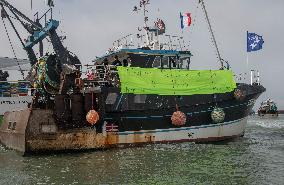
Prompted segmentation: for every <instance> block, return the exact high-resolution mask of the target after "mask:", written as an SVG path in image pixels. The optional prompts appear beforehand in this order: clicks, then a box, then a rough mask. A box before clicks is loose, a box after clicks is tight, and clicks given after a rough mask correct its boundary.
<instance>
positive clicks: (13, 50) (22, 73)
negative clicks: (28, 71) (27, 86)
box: [1, 17, 25, 80]
mask: <svg viewBox="0 0 284 185" xmlns="http://www.w3.org/2000/svg"><path fill="white" fill-rule="evenodd" d="M1 18H2V22H3V25H4V28H5V32H6V34H7V37H8V40H9V43H10V46H11V48H12V52H13V54H14V58H15V59H16V61H17V64H18V67H19V70H20V72H21V75H22V77H23V80H25V74H24V72H23V70H22V68H21V66H20V63H19V61H18V59H17V56H16V52H15V49H14V47H13V44H12V42H11V38H10V35H9V33H8V30H7V27H6V24H5V21H4V18H3V17H1Z"/></svg>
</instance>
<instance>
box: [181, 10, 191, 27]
mask: <svg viewBox="0 0 284 185" xmlns="http://www.w3.org/2000/svg"><path fill="white" fill-rule="evenodd" d="M180 22H181V29H183V28H186V27H189V26H190V25H191V17H190V13H184V14H182V13H180Z"/></svg>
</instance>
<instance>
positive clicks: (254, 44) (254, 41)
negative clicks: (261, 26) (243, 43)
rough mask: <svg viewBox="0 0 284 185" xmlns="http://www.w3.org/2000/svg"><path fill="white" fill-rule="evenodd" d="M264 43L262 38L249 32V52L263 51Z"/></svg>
mask: <svg viewBox="0 0 284 185" xmlns="http://www.w3.org/2000/svg"><path fill="white" fill-rule="evenodd" d="M263 43H264V40H263V38H262V36H260V35H258V34H256V33H249V32H247V52H252V51H257V50H261V49H262V45H263Z"/></svg>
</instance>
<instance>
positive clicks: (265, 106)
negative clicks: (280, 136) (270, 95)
mask: <svg viewBox="0 0 284 185" xmlns="http://www.w3.org/2000/svg"><path fill="white" fill-rule="evenodd" d="M257 113H258V115H259V116H260V117H278V108H277V105H276V103H275V102H274V101H273V100H271V99H268V100H266V101H264V102H261V105H260V107H259V109H258V111H257Z"/></svg>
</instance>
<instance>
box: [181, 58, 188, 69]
mask: <svg viewBox="0 0 284 185" xmlns="http://www.w3.org/2000/svg"><path fill="white" fill-rule="evenodd" d="M179 68H181V69H189V68H190V57H184V58H180V59H179Z"/></svg>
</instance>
